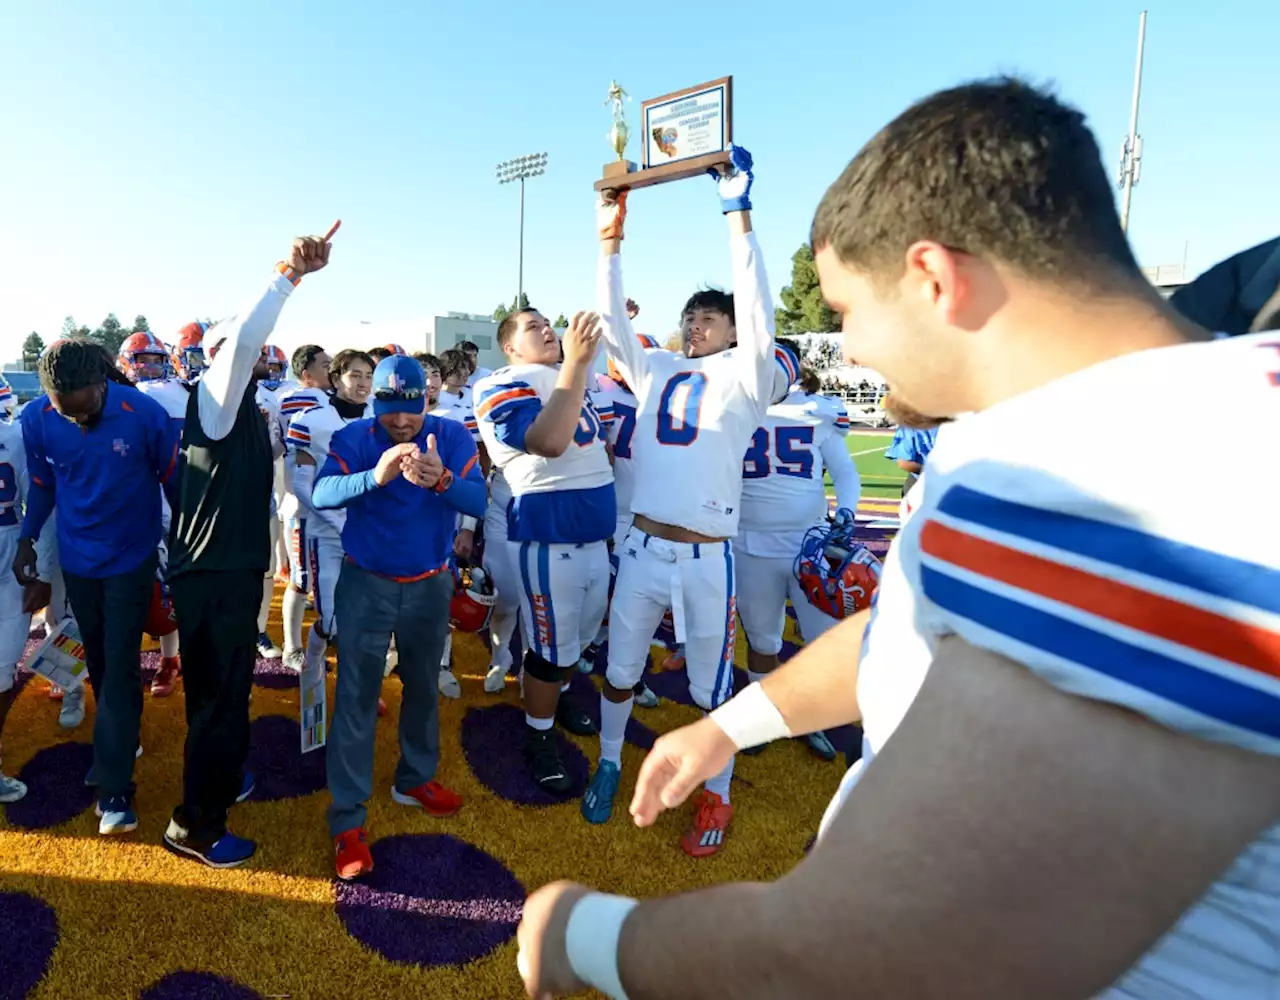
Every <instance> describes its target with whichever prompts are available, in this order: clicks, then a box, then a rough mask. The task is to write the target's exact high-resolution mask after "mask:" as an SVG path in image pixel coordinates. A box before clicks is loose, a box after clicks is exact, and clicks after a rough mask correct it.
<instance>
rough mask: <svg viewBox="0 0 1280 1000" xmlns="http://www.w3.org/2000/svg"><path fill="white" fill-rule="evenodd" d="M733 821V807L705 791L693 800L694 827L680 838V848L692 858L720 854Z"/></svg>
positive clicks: (717, 796)
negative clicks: (730, 823)
mask: <svg viewBox="0 0 1280 1000" xmlns="http://www.w3.org/2000/svg"><path fill="white" fill-rule="evenodd" d="M731 819H733V806H731V805H729V804H728V803H727V802H725V801H724V800H723V799H721V798H720V796H719V795H717V794H716V793H715V792H711V791H708V790H707V789H705V788H704V789H703V790H702V791H701V793H699V795H698V797H697V798H696V799H694V800H693V825H692V826H690V827H689V829H688V830H686V831H685V834H684V836H683V837H681V838H680V846H681V847H683V848H684V853H685V854H687V855H689V856H690V857H691V858H709V857H711V855H713V854H719V853H720V848H722V847H724V839H725V837H726V836H727V834H728V832H729V821H730V820H731Z"/></svg>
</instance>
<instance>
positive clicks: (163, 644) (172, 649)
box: [160, 630, 178, 660]
mask: <svg viewBox="0 0 1280 1000" xmlns="http://www.w3.org/2000/svg"><path fill="white" fill-rule="evenodd" d="M177 655H178V633H177V630H174V631H173V632H170V633H169V634H168V635H162V636H161V637H160V658H161V659H163V660H172V659H174V658H175V657H176V656H177Z"/></svg>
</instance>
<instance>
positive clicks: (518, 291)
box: [512, 177, 524, 312]
mask: <svg viewBox="0 0 1280 1000" xmlns="http://www.w3.org/2000/svg"><path fill="white" fill-rule="evenodd" d="M522 295H524V178H523V177H521V178H520V281H519V283H518V284H517V285H516V304H515V308H514V309H513V310H512V311H513V312H519V311H520V297H521V296H522Z"/></svg>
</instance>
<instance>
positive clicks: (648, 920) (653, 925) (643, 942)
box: [618, 882, 848, 1000]
mask: <svg viewBox="0 0 1280 1000" xmlns="http://www.w3.org/2000/svg"><path fill="white" fill-rule="evenodd" d="M779 916H780V914H779V912H778V890H777V887H776V885H773V884H761V883H745V882H743V883H731V884H729V885H722V886H717V887H716V888H714V889H705V890H702V891H700V892H691V893H686V894H684V895H681V896H671V897H668V898H665V899H655V900H653V901H650V902H644V903H641V904H640V905H639V906H638V907H636V909H635V910H633V911H632V912H631V914H630V915H629V916H628V917H627V920H626V923H624V924H623V926H622V936H621V938H620V939H619V942H618V975H619V978H620V980H621V982H622V986H623V988H624V989H625V990H626V992H627V997H628V1000H669V998H671V997H680V998H681V1000H722V998H724V997H733V998H734V1000H755V998H759V1000H777V998H778V997H817V996H835V995H838V994H837V993H836V992H832V990H833V988H835V987H836V986H837V985H838V984H835V983H828V984H825V986H824V987H822V988H818V987H816V986H815V984H813V983H812V982H811V981H810V980H808V978H807V976H805V975H804V969H803V968H801V967H800V966H801V960H800V956H799V955H798V954H796V951H795V946H796V944H797V942H795V941H794V940H792V939H791V936H790V935H789V934H788V926H787V924H786V923H784V922H783V921H782V920H781V919H779ZM803 953H804V954H809V952H808V950H805V951H804V952H803ZM654 956H661V959H660V960H659V961H654ZM813 959H814V960H813V961H812V962H811V963H810V964H813V965H822V964H823V963H822V962H821V961H817V960H816V959H817V956H813ZM813 971H816V972H819V973H820V970H813ZM842 985H843V987H844V989H846V990H847V989H848V984H847V983H846V984H842Z"/></svg>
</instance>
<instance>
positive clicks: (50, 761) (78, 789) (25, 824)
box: [5, 743, 94, 830]
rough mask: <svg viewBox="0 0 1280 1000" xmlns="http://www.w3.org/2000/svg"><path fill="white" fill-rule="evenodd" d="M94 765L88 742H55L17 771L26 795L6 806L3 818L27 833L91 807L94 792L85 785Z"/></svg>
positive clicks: (56, 823)
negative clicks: (86, 776)
mask: <svg viewBox="0 0 1280 1000" xmlns="http://www.w3.org/2000/svg"><path fill="white" fill-rule="evenodd" d="M92 764H93V746H92V745H91V744H89V743H58V744H56V745H54V746H51V747H46V748H45V749H43V750H41V751H39V752H38V753H37V754H36V755H35V756H34V757H32V758H31V759H30V760H29V761H27V763H26V764H25V765H24V766H23V768H22V770H21V771H19V772H18V775H17V777H18V780H19V781H21V782H22V783H23V784H25V785H26V786H27V795H26V797H25V798H22V799H19V800H18V801H17V802H13V803H10V804H9V805H7V806H5V816H6V818H7V819H8V820H9V822H10V823H12V824H13V825H14V826H17V827H22V828H23V829H26V830H38V829H45V828H47V827H51V826H57V825H58V824H59V823H65V822H66V821H67V820H69V819H73V818H74V817H76V816H78V815H80V813H82V812H84V811H85V810H86V809H88V808H89V807H90V806H91V805H93V796H94V792H93V789H92V788H90V787H88V786H87V785H86V784H85V783H84V779H85V775H87V774H88V773H89V767H90V766H91V765H92Z"/></svg>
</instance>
